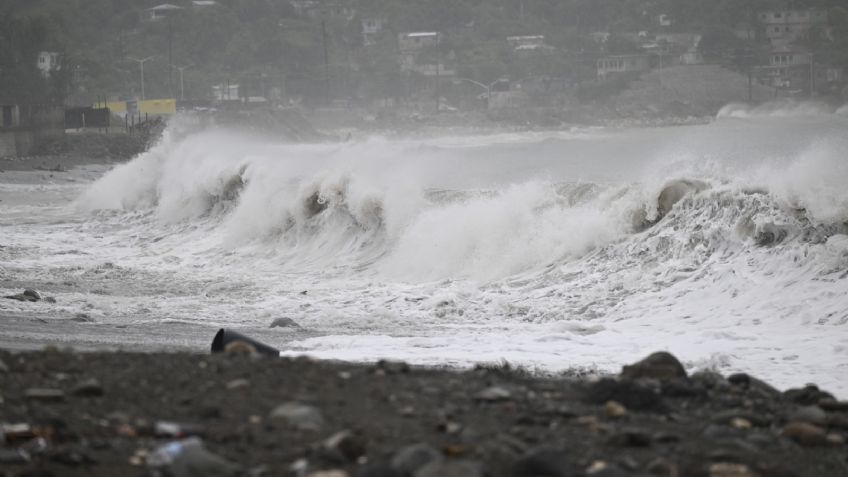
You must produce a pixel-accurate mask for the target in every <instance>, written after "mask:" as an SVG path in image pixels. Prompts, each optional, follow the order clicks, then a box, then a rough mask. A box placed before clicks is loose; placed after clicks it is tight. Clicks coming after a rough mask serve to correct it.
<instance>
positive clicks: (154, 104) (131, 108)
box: [95, 98, 177, 116]
mask: <svg viewBox="0 0 848 477" xmlns="http://www.w3.org/2000/svg"><path fill="white" fill-rule="evenodd" d="M102 104H103V103H99V104H98V105H95V107H101V106H102ZM106 107H108V108H109V111H111V112H112V114H116V115H118V116H126V115H127V114H128V113H129V114H130V115H133V116H136V115H138V114H141V115H142V116H143V115H148V116H170V115H172V114H175V113H176V112H177V100H176V99H173V98H166V99H145V100H144V101H135V100H131V101H109V102H107V103H106Z"/></svg>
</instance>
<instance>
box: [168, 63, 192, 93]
mask: <svg viewBox="0 0 848 477" xmlns="http://www.w3.org/2000/svg"><path fill="white" fill-rule="evenodd" d="M192 66H194V65H184V66H176V65H171V68H175V69H176V70H177V71H179V72H180V101H185V90H184V89H183V71H184V70H186V69H187V68H191V67H192Z"/></svg>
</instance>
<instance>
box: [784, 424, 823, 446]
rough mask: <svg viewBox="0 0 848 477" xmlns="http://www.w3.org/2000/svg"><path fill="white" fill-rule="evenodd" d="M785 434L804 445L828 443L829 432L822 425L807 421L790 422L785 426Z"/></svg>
mask: <svg viewBox="0 0 848 477" xmlns="http://www.w3.org/2000/svg"><path fill="white" fill-rule="evenodd" d="M783 435H784V436H785V437H788V438H790V439H792V440H794V441H795V442H797V443H799V444H801V445H802V446H820V445H825V444H827V433H825V431H824V429H822V428H821V427H818V426H815V425H813V424H808V423H806V422H790V423H789V424H787V425H786V426H784V427H783Z"/></svg>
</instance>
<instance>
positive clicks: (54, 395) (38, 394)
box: [24, 388, 65, 402]
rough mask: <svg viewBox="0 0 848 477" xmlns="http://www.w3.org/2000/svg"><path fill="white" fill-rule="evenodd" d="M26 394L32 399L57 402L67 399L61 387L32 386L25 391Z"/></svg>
mask: <svg viewBox="0 0 848 477" xmlns="http://www.w3.org/2000/svg"><path fill="white" fill-rule="evenodd" d="M24 396H25V397H26V398H27V399H29V400H31V401H45V402H56V401H62V400H64V399H65V392H64V391H62V390H61V389H48V388H30V389H27V390H26V391H24Z"/></svg>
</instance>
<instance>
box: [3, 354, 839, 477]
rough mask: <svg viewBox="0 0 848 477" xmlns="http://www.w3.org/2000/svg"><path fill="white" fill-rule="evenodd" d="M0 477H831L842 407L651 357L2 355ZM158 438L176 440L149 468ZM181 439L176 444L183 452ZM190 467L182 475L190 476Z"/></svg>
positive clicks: (819, 396)
mask: <svg viewBox="0 0 848 477" xmlns="http://www.w3.org/2000/svg"><path fill="white" fill-rule="evenodd" d="M0 361H1V362H2V364H0V384H2V386H1V387H0V389H3V392H2V397H3V400H4V401H3V402H4V406H3V407H2V408H0V423H2V424H3V426H4V429H5V439H4V440H5V443H4V445H3V446H2V447H0V452H1V453H2V456H3V459H2V460H0V470H2V471H5V472H6V473H7V475H35V474H27V472H40V473H39V474H38V475H56V476H59V475H62V476H65V475H69V476H74V475H88V476H99V475H103V476H106V475H120V474H128V475H139V474H142V475H162V474H157V472H171V474H167V475H174V476H195V475H221V476H224V475H233V476H235V475H269V476H270V475H293V476H300V475H303V476H316V477H317V476H338V477H342V476H362V477H375V476H404V475H408V476H416V477H434V476H469V477H477V476H481V477H482V476H484V475H488V476H492V477H499V476H516V477H524V476H527V477H529V476H534V475H535V476H538V475H546V476H547V475H552V476H555V475H568V476H571V475H577V476H582V475H586V476H589V475H594V476H645V475H655V476H669V477H670V476H701V475H704V476H715V477H721V476H724V477H732V476H733V477H736V476H752V477H753V476H761V477H765V476H789V475H792V476H799V477H803V476H838V475H845V474H844V472H848V460H846V455H848V452H847V451H848V447H846V444H845V438H846V437H848V403H846V402H840V401H835V400H833V399H832V397H831V396H829V395H828V394H827V393H825V392H823V391H820V390H818V389H817V388H815V387H807V388H804V389H797V390H789V391H787V392H784V393H780V392H778V391H776V390H774V389H773V388H771V387H770V386H769V385H767V384H765V383H763V382H762V381H759V380H757V379H756V378H753V377H751V376H748V375H743V374H737V375H733V376H729V377H722V376H720V375H718V374H716V373H711V372H700V373H695V374H693V375H691V376H687V375H686V374H685V371H683V370H682V368H681V367H680V365H679V362H677V361H676V359H674V358H673V357H672V356H670V355H667V354H664V353H660V354H657V355H652V357H651V358H649V359H647V360H645V361H642V362H640V363H638V364H636V365H635V366H626V367H625V368H624V370H623V372H622V374H621V375H619V376H618V377H617V378H603V379H600V380H598V381H588V380H575V379H571V378H539V377H534V376H531V375H528V374H526V373H525V372H522V371H521V370H515V369H510V368H509V367H507V366H500V367H491V366H490V367H486V366H478V367H477V368H474V369H471V370H465V371H457V370H450V369H449V370H446V369H436V368H425V367H414V366H409V365H407V364H405V363H401V362H386V361H381V362H378V363H376V364H353V363H343V362H331V361H316V360H312V359H309V358H303V357H301V358H267V357H259V356H255V355H252V354H251V350H250V347H248V346H233V347H231V348H230V349H229V350H228V351H227V352H225V353H221V354H217V355H202V354H195V353H192V354H189V353H143V354H139V353H79V352H69V351H61V350H58V349H56V348H55V347H48V348H46V349H45V350H43V351H39V352H21V353H9V352H8V351H0ZM163 449H171V450H174V449H178V450H179V449H182V450H180V451H179V452H178V451H174V452H173V453H172V454H171V455H170V459H171V462H170V464H167V463H165V464H163V463H162V460H161V459H160V458H161V457H162V450H163ZM186 449H188V450H186ZM189 469H194V470H189Z"/></svg>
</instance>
